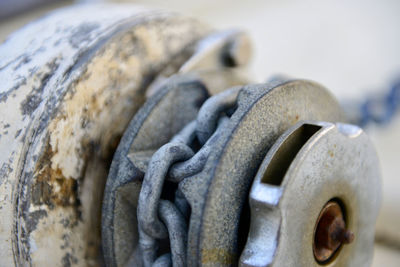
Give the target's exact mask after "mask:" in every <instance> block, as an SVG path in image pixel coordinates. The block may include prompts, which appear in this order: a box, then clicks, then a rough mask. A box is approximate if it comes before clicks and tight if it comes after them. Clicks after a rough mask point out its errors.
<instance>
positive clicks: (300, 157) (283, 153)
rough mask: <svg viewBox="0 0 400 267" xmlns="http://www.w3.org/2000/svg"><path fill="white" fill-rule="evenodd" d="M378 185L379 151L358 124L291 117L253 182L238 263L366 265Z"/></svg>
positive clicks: (369, 258)
mask: <svg viewBox="0 0 400 267" xmlns="http://www.w3.org/2000/svg"><path fill="white" fill-rule="evenodd" d="M380 187H381V184H380V173H379V163H378V158H377V155H376V152H375V150H374V148H373V146H372V144H371V142H370V141H369V139H368V137H367V136H366V134H365V133H364V132H363V131H362V130H361V129H360V128H358V127H357V126H353V125H348V124H342V123H336V124H332V123H323V122H300V123H298V124H296V125H295V126H293V127H292V128H290V129H289V130H288V131H286V132H285V133H284V134H283V135H282V136H281V137H279V139H278V140H277V142H276V143H275V144H274V145H273V147H272V148H271V150H270V151H269V152H268V153H267V155H266V157H265V159H264V160H263V163H262V164H261V167H260V168H259V170H258V172H257V175H256V177H255V180H254V182H253V185H252V188H251V191H250V196H249V198H250V207H251V214H252V215H251V225H250V233H249V237H248V240H247V244H246V247H245V249H244V251H243V253H242V256H241V259H240V265H241V266H321V265H327V264H329V266H369V265H370V264H371V260H372V255H373V247H374V227H375V221H376V218H377V215H378V210H379V205H380V199H381V193H380V191H379V188H380ZM353 239H354V240H353ZM347 243H350V244H347Z"/></svg>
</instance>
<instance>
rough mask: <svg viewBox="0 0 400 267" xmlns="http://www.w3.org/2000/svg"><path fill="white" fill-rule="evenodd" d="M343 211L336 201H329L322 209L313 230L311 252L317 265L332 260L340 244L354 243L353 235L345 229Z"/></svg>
mask: <svg viewBox="0 0 400 267" xmlns="http://www.w3.org/2000/svg"><path fill="white" fill-rule="evenodd" d="M344 216H345V215H344V212H343V209H342V207H341V205H340V203H339V202H338V201H335V200H331V201H329V202H328V203H327V204H326V205H325V207H324V208H323V209H322V211H321V213H320V214H319V217H318V219H317V222H316V225H315V230H314V241H313V251H314V257H315V259H316V260H317V261H318V262H319V263H328V261H330V260H332V259H334V256H335V253H338V250H339V247H340V246H341V245H342V244H350V243H351V242H353V241H354V234H353V232H351V231H350V230H349V229H346V222H345V218H344Z"/></svg>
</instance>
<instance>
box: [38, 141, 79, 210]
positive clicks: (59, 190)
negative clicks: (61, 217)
mask: <svg viewBox="0 0 400 267" xmlns="http://www.w3.org/2000/svg"><path fill="white" fill-rule="evenodd" d="M53 154H54V152H53V151H52V149H51V146H50V144H48V145H47V147H46V149H45V152H44V153H43V154H42V156H41V159H40V160H39V161H38V164H37V166H36V170H35V175H34V177H35V181H36V182H35V183H34V184H33V185H32V188H31V194H32V203H33V204H34V205H42V204H46V205H49V206H63V207H68V206H77V204H78V199H77V181H76V180H75V179H72V178H66V177H65V176H63V174H62V172H61V170H60V169H59V168H57V169H52V168H51V157H52V155H53Z"/></svg>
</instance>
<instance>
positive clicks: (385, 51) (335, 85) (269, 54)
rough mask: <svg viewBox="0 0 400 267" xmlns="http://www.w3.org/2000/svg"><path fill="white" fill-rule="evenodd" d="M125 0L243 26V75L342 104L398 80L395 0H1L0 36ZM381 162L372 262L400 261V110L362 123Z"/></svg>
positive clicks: (399, 31) (219, 24)
mask: <svg viewBox="0 0 400 267" xmlns="http://www.w3.org/2000/svg"><path fill="white" fill-rule="evenodd" d="M94 2H124V3H126V2H131V3H135V4H140V5H146V6H153V7H157V8H166V9H169V10H174V11H177V12H179V13H183V14H186V15H189V16H193V17H197V18H199V19H200V20H201V21H204V22H206V23H208V24H210V25H212V26H214V27H215V28H219V29H227V28H240V29H243V30H246V31H247V32H248V33H249V34H250V36H251V38H252V40H253V44H254V55H253V60H252V63H251V65H250V68H249V75H250V77H252V78H253V80H254V81H257V82H263V81H266V80H267V79H268V78H270V77H271V76H273V75H277V74H283V75H288V76H291V77H297V78H306V79H311V80H314V81H317V82H319V83H321V84H323V85H324V86H326V87H328V88H329V89H330V90H331V91H332V92H333V93H334V94H335V95H336V97H337V98H338V99H339V100H340V101H342V102H343V103H349V102H350V103H359V102H361V101H362V100H364V99H366V97H367V96H370V95H378V96H379V95H381V94H385V93H386V92H388V91H389V90H390V87H391V86H392V85H393V83H394V82H395V81H396V80H398V81H399V80H400V1H398V0H381V1H376V0H375V1H373V0H353V1H348V0H347V1H346V0H325V1H318V0H302V1H293V0H280V1H261V0H248V1H228V0H220V1H215V0H214V1H212V0H202V1H184V0H172V1H161V0H147V1H144V0H138V1H134V0H130V1H128V0H126V1H111V0H109V1H95V0H92V1H89V0H87V1H58V0H1V1H0V42H3V41H4V40H5V39H6V38H7V36H8V35H9V34H10V33H12V32H13V31H15V30H17V29H19V28H20V27H22V26H23V25H25V24H26V23H28V22H29V21H32V20H34V19H36V18H38V17H40V16H43V15H44V14H46V13H47V12H49V11H51V10H54V9H56V8H60V7H63V6H68V5H72V4H85V3H94ZM366 131H367V132H368V133H369V135H370V136H371V138H372V139H373V142H374V143H375V145H376V148H377V151H378V154H379V156H380V160H381V162H380V163H381V168H382V176H383V204H382V208H381V213H380V216H379V219H378V223H377V233H376V249H375V257H374V263H373V266H374V267H378V266H385V267H391V266H400V230H399V228H400V177H399V176H400V156H399V154H398V153H399V151H400V114H397V116H396V115H395V116H394V117H393V119H392V120H391V121H389V122H388V123H385V124H370V125H367V127H366Z"/></svg>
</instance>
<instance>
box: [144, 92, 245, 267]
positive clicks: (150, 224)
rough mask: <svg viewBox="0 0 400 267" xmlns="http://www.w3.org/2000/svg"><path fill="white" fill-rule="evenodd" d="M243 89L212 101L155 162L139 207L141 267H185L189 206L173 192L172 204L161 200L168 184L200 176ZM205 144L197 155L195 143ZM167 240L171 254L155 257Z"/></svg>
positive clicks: (152, 163) (164, 148) (150, 170)
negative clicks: (160, 245)
mask: <svg viewBox="0 0 400 267" xmlns="http://www.w3.org/2000/svg"><path fill="white" fill-rule="evenodd" d="M239 90H240V87H234V88H231V89H229V90H226V91H223V92H222V93H220V94H217V95H215V96H212V97H210V98H209V99H208V100H207V101H206V102H204V104H203V105H202V107H201V108H200V110H199V113H198V116H197V119H196V120H195V121H192V122H190V123H189V124H187V125H186V126H185V127H184V128H183V129H182V130H181V131H180V132H179V133H178V134H177V135H175V136H174V137H173V138H172V139H171V141H170V142H169V143H167V144H165V145H163V146H162V147H160V148H159V149H158V150H157V151H156V152H155V153H154V154H153V156H152V157H151V159H150V161H149V164H148V167H147V171H146V173H145V176H144V179H143V184H142V188H141V191H140V194H139V202H138V208H137V214H138V225H139V246H140V249H141V253H142V259H143V265H144V266H145V267H149V266H170V265H172V266H186V243H187V230H188V228H187V224H188V220H189V216H190V215H189V212H188V210H189V204H188V203H187V201H186V199H185V197H184V196H183V194H182V193H181V192H180V191H179V190H176V191H175V199H174V203H172V201H170V200H165V199H161V194H162V191H163V189H164V186H165V184H164V182H165V180H167V181H169V182H173V183H179V182H181V181H182V180H183V179H185V178H187V177H190V176H192V175H194V174H196V173H199V172H200V171H201V170H202V169H203V167H204V165H205V163H206V161H207V158H208V156H209V154H210V152H211V150H212V147H213V146H214V144H215V141H216V140H217V139H218V137H219V135H220V133H221V131H223V129H224V128H226V124H227V123H228V122H229V116H230V115H232V113H233V110H234V109H235V108H236V99H237V95H238V93H239ZM195 141H197V143H198V144H200V145H201V147H200V149H198V150H197V152H196V153H195V152H194V148H193V147H194V145H193V144H194V143H195ZM165 238H168V239H169V243H170V246H169V247H170V253H166V254H163V255H161V256H160V257H158V258H157V249H158V241H157V240H161V239H165Z"/></svg>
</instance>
